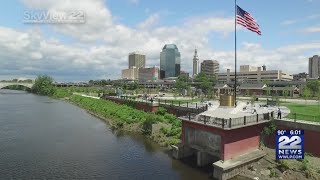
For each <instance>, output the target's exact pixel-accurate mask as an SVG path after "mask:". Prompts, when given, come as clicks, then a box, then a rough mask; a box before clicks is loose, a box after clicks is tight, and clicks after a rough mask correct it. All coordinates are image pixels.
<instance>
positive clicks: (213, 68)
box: [201, 60, 219, 76]
mask: <svg viewBox="0 0 320 180" xmlns="http://www.w3.org/2000/svg"><path fill="white" fill-rule="evenodd" d="M201 72H202V73H204V74H205V75H207V76H215V75H216V74H218V73H219V62H218V61H216V60H204V61H203V62H202V63H201Z"/></svg>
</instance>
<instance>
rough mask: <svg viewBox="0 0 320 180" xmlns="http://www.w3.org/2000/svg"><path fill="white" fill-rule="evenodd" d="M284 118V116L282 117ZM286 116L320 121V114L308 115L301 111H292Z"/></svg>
mask: <svg viewBox="0 0 320 180" xmlns="http://www.w3.org/2000/svg"><path fill="white" fill-rule="evenodd" d="M282 118H283V117H282ZM285 118H287V119H292V120H294V121H299V120H302V121H310V122H320V115H318V116H317V115H306V114H300V113H295V112H293V113H290V114H288V115H287V116H286V117H285Z"/></svg>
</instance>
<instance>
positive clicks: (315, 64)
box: [309, 55, 320, 79]
mask: <svg viewBox="0 0 320 180" xmlns="http://www.w3.org/2000/svg"><path fill="white" fill-rule="evenodd" d="M319 61H320V57H319V56H318V55H314V56H313V57H310V58H309V78H312V79H318V78H319V72H320V63H319Z"/></svg>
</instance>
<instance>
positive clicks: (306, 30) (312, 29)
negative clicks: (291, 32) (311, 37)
mask: <svg viewBox="0 0 320 180" xmlns="http://www.w3.org/2000/svg"><path fill="white" fill-rule="evenodd" d="M301 32H304V33H319V32H320V26H315V27H307V28H304V29H302V30H301Z"/></svg>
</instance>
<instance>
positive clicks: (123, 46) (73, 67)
mask: <svg viewBox="0 0 320 180" xmlns="http://www.w3.org/2000/svg"><path fill="white" fill-rule="evenodd" d="M167 1H168V0H164V1H161V2H156V3H151V2H149V1H146V0H135V1H133V0H121V1H115V0H110V1H104V0H91V1H88V0H83V1H80V2H79V1H72V0H71V1H68V2H67V1H63V0H57V1H53V0H47V1H37V0H22V1H18V0H17V1H8V2H4V4H3V5H2V6H1V7H0V8H1V11H2V12H3V14H5V16H2V17H0V35H1V38H0V46H1V47H2V48H1V49H0V58H1V61H2V63H1V64H0V69H1V72H0V79H13V78H18V77H26V78H28V77H35V76H36V75H37V74H48V75H50V76H52V77H54V78H55V79H56V80H57V81H59V80H66V81H69V80H70V81H71V80H89V79H106V78H107V79H109V78H110V79H115V78H120V77H121V69H125V68H126V67H127V63H126V62H127V54H128V53H129V52H133V51H137V50H138V51H141V52H143V53H144V54H145V55H146V56H147V57H148V58H147V62H146V67H152V66H154V65H158V64H159V61H160V57H159V52H160V51H161V48H162V47H163V45H164V44H168V43H174V44H176V45H177V46H178V47H179V51H180V52H181V69H183V70H184V71H187V72H188V73H190V74H192V58H193V55H194V47H197V49H198V51H199V59H200V60H203V59H217V60H218V61H219V63H220V66H221V67H220V69H221V72H224V71H225V70H226V69H231V70H232V71H233V69H234V68H233V66H234V40H233V38H234V37H233V33H234V4H233V1H230V2H219V3H215V4H214V3H213V2H212V1H209V0H204V1H202V2H201V3H199V2H198V1H188V2H183V1H177V2H174V3H172V6H167ZM238 5H239V6H241V7H242V8H244V9H246V10H247V11H248V12H250V13H252V15H253V16H254V18H255V19H256V20H257V21H258V23H259V25H260V28H261V30H262V32H263V35H262V36H261V37H258V36H256V35H255V34H254V33H252V32H249V31H248V30H246V29H244V28H241V27H240V26H238V30H237V31H238V33H237V36H238V64H239V65H240V64H250V65H253V66H261V65H263V64H267V66H268V67H269V68H270V69H281V70H284V71H286V72H289V73H291V74H295V73H299V72H307V71H308V59H309V57H312V56H313V55H320V50H319V49H320V48H319V47H320V39H319V37H320V36H319V33H320V26H319V23H318V20H319V19H320V14H319V12H318V8H317V7H319V5H320V2H319V1H315V0H313V1H310V0H298V1H295V2H292V1H289V0H284V1H281V2H278V1H275V0H271V1H266V2H261V3H259V4H252V3H250V2H246V1H244V0H239V1H238ZM271 8H272V10H273V11H272V13H270V11H268V10H267V9H271ZM36 9H48V10H56V9H62V10H66V9H73V10H83V11H84V12H85V15H86V22H85V23H84V24H50V25H49V24H40V25H35V24H24V23H23V22H22V19H23V12H24V11H26V10H36ZM296 11H299V13H298V14H297V13H295V12H296ZM284 12H285V13H284ZM8 17H9V19H10V21H9V20H8ZM288 61H289V62H290V63H286V66H282V64H283V62H288ZM280 67H281V68H280ZM238 69H239V66H238Z"/></svg>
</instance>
